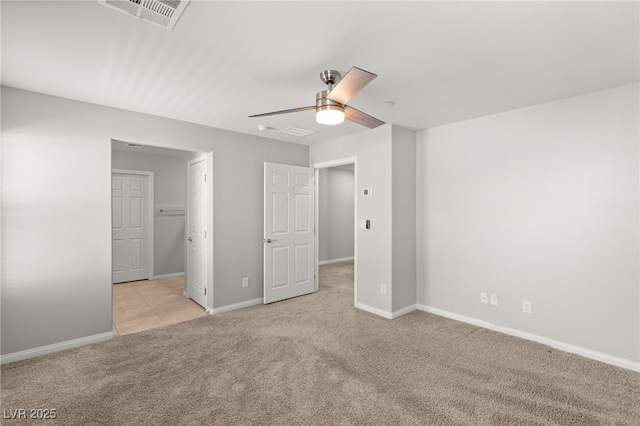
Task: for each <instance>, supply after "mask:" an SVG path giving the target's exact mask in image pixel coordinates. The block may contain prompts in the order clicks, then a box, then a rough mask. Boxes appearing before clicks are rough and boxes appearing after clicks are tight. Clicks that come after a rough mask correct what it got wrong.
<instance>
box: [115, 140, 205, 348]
mask: <svg viewBox="0 0 640 426" xmlns="http://www.w3.org/2000/svg"><path fill="white" fill-rule="evenodd" d="M111 147H112V150H111V166H112V171H113V176H114V179H113V180H112V181H113V184H112V196H113V201H112V235H113V238H114V242H113V246H112V249H113V253H112V268H113V269H112V270H113V283H114V284H113V286H112V313H113V331H114V334H116V335H120V334H129V333H134V332H138V331H142V330H146V329H150V328H155V327H160V326H164V325H167V324H172V323H176V322H181V321H185V320H189V319H193V318H197V317H199V316H204V315H206V314H207V311H208V306H211V305H210V304H209V303H207V300H204V301H203V300H198V302H199V303H196V301H194V300H192V298H190V297H189V296H190V295H189V287H188V283H189V273H188V267H187V265H188V258H189V253H188V248H187V247H188V245H187V235H186V233H187V226H188V216H187V214H188V213H189V211H190V201H189V196H188V186H189V185H188V182H189V176H188V169H189V162H190V161H191V160H193V159H195V158H198V157H202V156H203V154H202V153H198V152H191V151H185V150H179V149H171V148H162V147H156V146H150V145H142V144H138V143H130V142H124V141H119V140H113V139H112V143H111ZM209 156H210V154H204V157H205V159H206V160H207V161H206V162H207V163H208V164H207V166H208V167H207V172H208V171H209V169H210V168H211V161H210V158H209ZM118 173H120V175H121V176H126V173H129V174H130V175H131V176H133V177H134V178H135V177H136V176H140V177H142V178H144V179H146V181H144V182H134V183H133V184H132V185H129V186H127V185H126V184H127V182H126V181H123V183H116V176H117V174H118ZM123 173H125V174H123ZM133 180H139V179H133ZM209 182H211V179H210V178H209ZM145 185H146V188H144V189H146V194H144V195H145V197H146V198H143V197H142V196H140V197H138V195H141V194H138V193H133V198H132V200H133V201H131V200H130V202H129V203H128V204H127V205H125V203H124V201H123V200H121V199H120V198H122V197H120V198H118V197H119V196H120V195H122V194H120V193H116V191H115V188H116V187H124V188H128V187H133V188H134V189H137V188H141V187H142V186H145ZM208 186H209V188H208V190H207V191H206V193H207V194H206V195H209V197H207V198H208V202H205V203H204V206H203V208H202V211H200V213H201V216H202V222H203V223H204V224H205V225H204V226H205V228H207V227H208V230H209V235H210V236H212V234H213V232H212V231H213V229H212V227H213V220H212V217H213V214H212V207H211V204H212V203H211V199H212V188H211V187H212V185H211V184H209V185H208ZM125 195H126V194H125ZM138 206H140V207H138ZM139 210H140V212H139V214H138V211H139ZM143 210H144V211H143ZM191 210H194V209H191ZM132 212H133V214H134V216H136V215H137V216H136V217H139V219H136V218H134V219H136V220H133V221H130V224H132V225H134V226H132V228H137V227H140V228H146V229H147V231H146V233H141V234H140V235H138V234H137V233H136V232H135V229H134V230H133V231H132V232H130V236H131V237H132V240H131V241H130V242H129V243H130V244H129V245H130V246H133V247H134V248H137V247H138V246H140V247H142V246H144V247H145V250H142V251H138V252H139V253H141V256H142V257H140V256H137V255H136V254H134V255H133V256H132V260H131V262H129V263H130V264H132V265H134V264H135V263H136V261H139V262H138V263H140V265H142V264H143V263H146V273H141V274H138V275H136V274H132V275H122V274H119V273H118V272H117V271H118V270H120V269H122V268H121V264H122V262H121V259H122V257H123V252H122V251H120V247H119V246H124V244H122V242H121V241H116V236H117V235H116V234H117V233H116V232H115V231H116V225H120V224H121V223H117V222H118V220H119V219H118V218H119V217H122V216H123V215H124V217H126V216H127V215H131V214H132ZM203 212H204V213H203ZM139 237H144V238H139ZM210 242H211V243H210V244H208V243H205V244H203V247H204V248H205V250H206V248H207V247H208V246H211V248H212V246H213V244H212V238H210ZM129 252H136V250H129ZM125 253H127V252H126V251H125ZM127 255H128V256H130V257H131V254H130V253H128V254H127ZM143 261H144V262H143ZM204 262H205V263H206V264H207V266H206V267H205V268H204V272H205V273H204V274H203V275H202V277H203V279H204V282H205V284H204V285H205V287H206V288H207V289H208V290H209V291H208V293H210V294H211V302H212V300H213V298H212V296H213V294H212V293H213V291H212V287H213V280H212V270H213V268H212V265H213V262H212V250H206V253H205V256H204ZM133 269H135V268H133ZM140 269H142V268H140ZM117 275H120V277H119V278H117ZM209 287H210V288H209ZM204 292H207V290H206V289H205V290H204ZM201 304H202V305H204V306H201Z"/></svg>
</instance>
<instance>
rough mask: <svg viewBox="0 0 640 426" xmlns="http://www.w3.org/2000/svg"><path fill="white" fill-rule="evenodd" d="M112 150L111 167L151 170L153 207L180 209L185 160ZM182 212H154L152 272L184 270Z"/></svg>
mask: <svg viewBox="0 0 640 426" xmlns="http://www.w3.org/2000/svg"><path fill="white" fill-rule="evenodd" d="M144 149H145V148H140V150H141V152H140V153H134V152H123V151H118V150H114V151H113V156H112V159H111V161H112V167H113V168H114V169H127V170H140V171H148V172H153V174H154V175H153V177H154V203H155V211H156V212H157V211H158V210H159V208H161V207H162V206H165V207H164V208H165V209H166V208H167V206H174V207H176V208H182V209H184V208H185V207H186V204H187V160H186V155H185V156H183V157H182V158H179V157H175V156H161V155H155V154H146V153H144ZM185 154H187V153H185ZM184 227H185V216H184V215H180V216H178V215H161V214H160V215H159V214H157V213H156V214H155V215H154V239H153V245H154V247H153V258H154V260H153V263H154V271H151V274H152V275H154V276H155V275H168V274H176V273H181V272H184V268H185V263H184V262H185V248H184V247H185V228H184Z"/></svg>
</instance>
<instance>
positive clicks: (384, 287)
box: [380, 284, 387, 294]
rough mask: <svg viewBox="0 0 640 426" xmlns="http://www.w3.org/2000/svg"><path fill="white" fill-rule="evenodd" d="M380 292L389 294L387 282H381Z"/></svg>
mask: <svg viewBox="0 0 640 426" xmlns="http://www.w3.org/2000/svg"><path fill="white" fill-rule="evenodd" d="M380 293H382V294H387V285H386V284H380Z"/></svg>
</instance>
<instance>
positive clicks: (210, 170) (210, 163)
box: [184, 151, 215, 314]
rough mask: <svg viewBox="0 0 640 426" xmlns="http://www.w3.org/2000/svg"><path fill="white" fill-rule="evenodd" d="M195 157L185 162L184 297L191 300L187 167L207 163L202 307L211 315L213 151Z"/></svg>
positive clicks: (212, 298) (212, 287)
mask: <svg viewBox="0 0 640 426" xmlns="http://www.w3.org/2000/svg"><path fill="white" fill-rule="evenodd" d="M195 154H196V156H195V157H193V158H192V159H190V160H187V203H186V209H185V227H184V233H185V235H184V259H185V263H184V264H185V266H184V286H185V289H184V296H185V297H187V298H189V299H190V298H191V297H190V296H189V266H188V265H189V244H187V236H188V233H189V217H190V212H189V209H190V208H191V207H190V203H189V166H190V165H191V164H193V163H197V162H199V161H202V160H204V161H206V162H207V183H208V185H207V211H206V217H207V231H208V233H207V235H208V237H207V238H206V240H207V243H206V244H207V304H206V306H204V309H205V311H207V313H208V314H213V313H214V312H213V306H214V305H213V301H214V297H213V292H214V286H213V240H214V235H215V233H214V229H213V202H214V201H213V151H209V152H207V153H195Z"/></svg>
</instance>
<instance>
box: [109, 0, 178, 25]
mask: <svg viewBox="0 0 640 426" xmlns="http://www.w3.org/2000/svg"><path fill="white" fill-rule="evenodd" d="M98 3H99V4H102V5H104V6H109V7H111V8H113V9H117V10H119V11H120V12H125V13H128V14H129V15H133V16H135V17H137V18H139V19H144V20H145V21H148V22H151V23H152V24H156V25H159V26H161V27H162V28H166V29H168V30H172V29H173V27H174V26H175V25H176V22H178V18H180V15H182V12H183V11H184V8H185V7H187V4H188V3H189V0H98Z"/></svg>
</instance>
